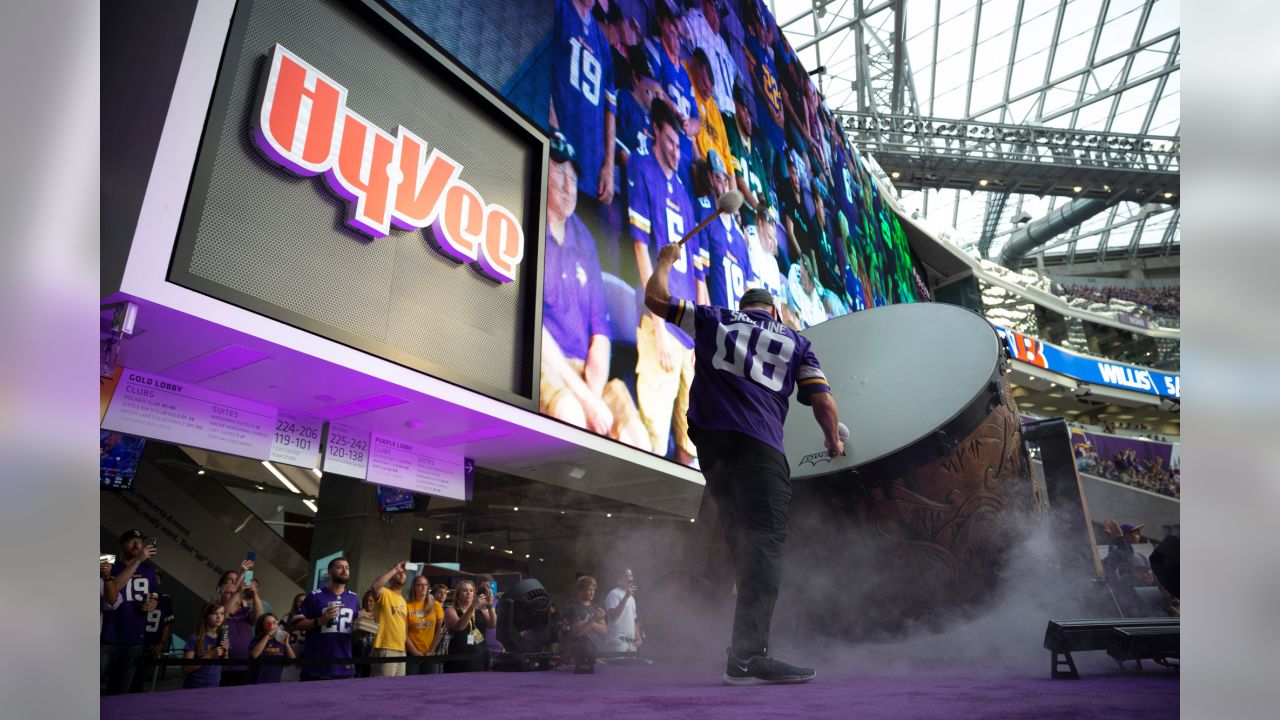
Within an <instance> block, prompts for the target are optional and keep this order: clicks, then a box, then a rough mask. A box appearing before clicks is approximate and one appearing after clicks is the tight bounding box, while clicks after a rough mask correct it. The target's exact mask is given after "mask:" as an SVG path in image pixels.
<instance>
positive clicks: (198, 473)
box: [196, 468, 204, 475]
mask: <svg viewBox="0 0 1280 720" xmlns="http://www.w3.org/2000/svg"><path fill="white" fill-rule="evenodd" d="M196 474H197V475H203V474H204V468H200V469H199V470H197V471H196Z"/></svg>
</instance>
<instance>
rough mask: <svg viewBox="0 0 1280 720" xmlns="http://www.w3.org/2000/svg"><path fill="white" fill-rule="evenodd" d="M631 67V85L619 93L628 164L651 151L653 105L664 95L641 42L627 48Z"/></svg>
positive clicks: (621, 136)
mask: <svg viewBox="0 0 1280 720" xmlns="http://www.w3.org/2000/svg"><path fill="white" fill-rule="evenodd" d="M615 7H616V6H615ZM627 67H628V68H629V71H630V73H631V87H630V88H628V89H626V90H623V91H621V92H619V93H618V149H619V152H620V153H621V155H622V162H623V164H624V165H625V164H626V163H628V162H630V160H631V158H632V157H635V156H641V157H643V156H647V155H648V154H649V149H650V147H652V146H653V129H652V127H651V125H650V123H649V108H650V107H651V106H652V105H653V100H654V98H659V97H662V86H660V85H659V84H658V81H657V80H656V79H654V77H653V68H652V67H651V66H650V65H649V56H648V55H647V54H645V51H644V49H643V48H641V47H640V46H639V45H633V46H631V47H629V48H627Z"/></svg>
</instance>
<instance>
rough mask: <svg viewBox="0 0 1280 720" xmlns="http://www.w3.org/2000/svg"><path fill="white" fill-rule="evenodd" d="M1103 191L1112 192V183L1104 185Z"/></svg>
mask: <svg viewBox="0 0 1280 720" xmlns="http://www.w3.org/2000/svg"><path fill="white" fill-rule="evenodd" d="M1102 191H1103V192H1111V186H1110V185H1103V186H1102Z"/></svg>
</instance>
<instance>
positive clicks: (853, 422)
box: [784, 303, 1000, 478]
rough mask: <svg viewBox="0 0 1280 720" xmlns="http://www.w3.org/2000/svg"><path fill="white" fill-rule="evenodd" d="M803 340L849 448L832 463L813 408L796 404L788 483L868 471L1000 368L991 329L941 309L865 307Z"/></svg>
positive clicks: (949, 413)
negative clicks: (822, 375)
mask: <svg viewBox="0 0 1280 720" xmlns="http://www.w3.org/2000/svg"><path fill="white" fill-rule="evenodd" d="M803 334H804V336H805V337H807V338H809V340H810V341H812V343H813V352H814V354H815V355H817V357H818V362H819V363H821V364H822V371H823V373H825V374H826V376H827V380H828V381H829V382H830V383H831V393H832V395H833V396H834V398H835V400H836V404H837V405H838V406H839V408H840V421H841V422H843V423H844V424H845V425H847V426H848V427H849V442H848V443H846V445H847V446H849V448H851V449H847V450H846V456H845V457H843V458H836V459H835V460H828V459H827V458H826V452H825V450H824V447H825V445H824V443H823V437H822V430H821V428H819V427H818V424H817V422H815V421H814V419H813V411H812V410H811V409H810V408H808V407H806V406H804V405H801V404H800V403H799V402H797V401H796V400H795V398H794V397H793V398H792V402H791V409H790V411H789V412H788V414H787V424H786V428H785V431H784V432H785V435H784V438H785V439H784V444H785V446H786V450H787V460H788V461H789V462H790V464H791V476H792V477H794V478H800V477H809V476H817V475H826V474H829V473H832V472H835V471H838V470H843V469H847V468H853V467H857V466H859V465H864V464H866V463H869V462H873V461H875V460H879V459H881V458H884V457H888V456H890V455H892V454H893V453H895V452H897V451H899V450H901V449H903V448H905V447H907V446H908V445H911V444H912V443H914V442H916V441H917V440H920V439H921V438H923V437H925V436H927V435H929V434H930V433H932V432H934V431H935V430H937V429H938V428H939V427H941V426H942V425H943V424H944V423H946V422H947V421H948V420H950V419H951V418H953V417H954V416H956V415H958V414H959V413H960V412H962V411H963V410H964V409H965V408H966V407H968V405H969V404H970V403H971V402H973V401H974V400H975V399H976V398H978V396H979V395H981V394H982V392H983V390H984V388H985V387H986V385H987V383H988V382H989V381H990V380H991V376H992V374H993V373H994V372H995V369H996V365H997V364H998V363H999V352H1000V346H999V340H998V338H997V336H996V333H995V330H994V329H992V327H991V325H990V324H989V323H987V321H986V320H984V319H983V318H982V317H980V316H979V315H977V314H976V313H974V312H971V311H969V310H966V309H964V308H961V307H958V306H955V305H948V304H944V303H913V304H903V305H889V306H885V307H879V308H875V309H872V310H865V311H863V312H856V313H852V314H850V315H844V316H841V317H838V318H834V319H831V320H828V321H826V322H824V323H822V324H820V325H815V326H813V327H811V328H809V329H808V330H805V331H804V333H803Z"/></svg>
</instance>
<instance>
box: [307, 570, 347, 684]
mask: <svg viewBox="0 0 1280 720" xmlns="http://www.w3.org/2000/svg"><path fill="white" fill-rule="evenodd" d="M335 600H337V601H341V602H342V607H341V608H339V610H338V617H336V618H334V619H333V621H332V622H330V623H328V624H327V625H326V624H321V625H320V626H318V627H315V628H313V629H311V630H308V631H307V640H306V647H305V648H304V650H303V653H304V657H312V658H349V657H351V626H352V625H354V624H355V621H356V614H357V613H358V612H359V611H360V598H359V597H357V596H356V594H355V593H353V592H351V591H350V590H345V591H343V593H342V595H337V594H335V593H334V592H333V591H332V590H330V589H329V586H328V585H326V586H324V587H322V588H318V589H316V590H312V591H311V593H310V594H308V595H307V599H306V600H303V601H302V607H301V608H300V609H299V612H300V613H301V614H302V616H303V617H306V618H310V619H312V620H314V619H316V618H318V617H320V616H321V615H323V614H324V609H325V608H326V607H328V606H329V603H331V602H333V601H335ZM302 674H303V675H305V676H307V677H350V676H352V675H355V674H356V668H355V666H354V665H348V664H339V665H303V666H302Z"/></svg>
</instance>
